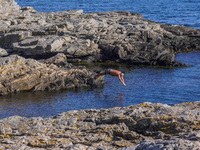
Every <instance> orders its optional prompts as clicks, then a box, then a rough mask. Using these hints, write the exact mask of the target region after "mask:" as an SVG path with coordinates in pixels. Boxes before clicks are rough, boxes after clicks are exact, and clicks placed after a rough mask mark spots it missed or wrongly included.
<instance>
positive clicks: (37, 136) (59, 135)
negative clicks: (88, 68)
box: [0, 102, 200, 150]
mask: <svg viewBox="0 0 200 150" xmlns="http://www.w3.org/2000/svg"><path fill="white" fill-rule="evenodd" d="M199 112H200V102H194V103H182V104H177V105H174V106H169V105H166V104H159V103H158V104H154V103H142V104H138V105H134V106H129V107H124V108H110V109H98V110H96V109H88V110H80V111H68V112H65V113H62V114H59V115H57V116H54V117H50V118H40V117H37V118H24V117H19V116H13V117H9V118H5V119H2V120H0V124H1V126H0V141H1V144H0V148H9V149H34V148H35V149H36V148H37V149H70V150H76V149H81V150H86V149H87V150H97V149H102V150H115V149H118V150H130V149H131V150H163V149H176V150H183V149H184V150H189V149H193V150H197V149H199V148H200V113H199Z"/></svg>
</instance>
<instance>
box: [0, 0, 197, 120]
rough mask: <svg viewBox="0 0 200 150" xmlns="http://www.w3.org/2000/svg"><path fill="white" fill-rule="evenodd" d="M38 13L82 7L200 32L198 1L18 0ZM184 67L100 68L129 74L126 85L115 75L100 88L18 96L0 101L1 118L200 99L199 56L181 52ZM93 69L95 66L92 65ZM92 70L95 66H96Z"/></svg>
mask: <svg viewBox="0 0 200 150" xmlns="http://www.w3.org/2000/svg"><path fill="white" fill-rule="evenodd" d="M17 2H18V4H19V5H20V6H21V7H22V6H32V7H34V8H35V9H36V10H37V11H42V12H49V11H64V10H71V9H83V10H84V12H86V13H87V12H104V11H115V10H125V11H131V12H135V13H141V14H142V15H143V16H144V18H146V19H149V20H153V21H156V22H162V23H167V24H181V25H186V26H188V27H194V28H197V29H199V28H200V17H199V16H200V2H198V1H197V0H155V1H154V0H110V1H106V0H102V1H94V0H90V1H88V0H70V1H67V0H43V1H40V0H17ZM176 60H177V61H180V62H183V63H185V64H187V65H188V66H189V67H186V68H174V69H164V68H155V67H153V68H152V67H139V66H131V65H113V64H112V65H96V66H95V67H96V68H97V69H98V70H100V71H101V70H104V69H106V68H113V69H118V70H121V71H125V75H124V80H125V83H126V85H127V86H126V87H125V86H123V85H122V83H121V82H120V81H119V80H118V78H117V77H113V76H109V75H108V76H106V77H105V82H106V84H105V85H104V86H103V87H101V88H94V89H85V90H76V91H67V90H62V91H55V92H35V93H29V92H25V93H19V94H14V95H7V96H2V97H0V118H5V117H9V116H13V115H19V116H24V117H37V116H40V117H49V116H54V115H57V114H59V113H62V112H65V111H68V110H80V109H90V108H96V109H99V108H111V107H125V106H130V105H134V104H138V103H142V102H153V103H166V104H169V105H173V104H177V103H181V102H193V101H199V100H200V92H199V90H200V52H193V53H186V54H182V53H180V54H177V55H176ZM89 67H91V66H89ZM92 67H94V66H92Z"/></svg>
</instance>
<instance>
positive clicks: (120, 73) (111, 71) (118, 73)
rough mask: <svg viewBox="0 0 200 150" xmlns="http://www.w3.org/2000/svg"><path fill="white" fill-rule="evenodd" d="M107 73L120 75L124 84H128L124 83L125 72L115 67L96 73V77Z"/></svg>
mask: <svg viewBox="0 0 200 150" xmlns="http://www.w3.org/2000/svg"><path fill="white" fill-rule="evenodd" d="M106 74H110V75H112V76H118V78H119V80H120V81H121V82H122V84H123V85H124V86H126V84H125V83H124V78H123V76H124V74H123V73H122V72H121V71H118V70H114V69H106V70H105V71H104V72H101V73H99V74H97V75H95V77H94V78H95V79H97V78H98V77H99V76H103V75H106Z"/></svg>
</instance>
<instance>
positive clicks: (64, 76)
mask: <svg viewBox="0 0 200 150" xmlns="http://www.w3.org/2000/svg"><path fill="white" fill-rule="evenodd" d="M63 55H64V54H63ZM63 55H62V54H58V55H57V56H55V57H53V58H51V59H49V60H45V61H49V63H46V64H45V63H40V62H38V61H36V60H34V59H25V58H23V57H20V56H17V55H11V56H8V57H3V58H0V95H5V94H8V93H15V92H19V91H44V90H60V89H74V88H82V87H94V86H99V85H102V84H103V81H102V78H101V79H99V80H94V79H93V78H94V73H93V72H91V71H89V70H87V69H86V68H75V67H74V66H72V65H70V64H68V63H66V61H65V60H66V56H65V55H64V56H63ZM57 57H58V58H57ZM61 58H62V59H61ZM54 64H55V65H54ZM56 65H58V66H56ZM59 65H60V66H59ZM61 66H64V67H61Z"/></svg>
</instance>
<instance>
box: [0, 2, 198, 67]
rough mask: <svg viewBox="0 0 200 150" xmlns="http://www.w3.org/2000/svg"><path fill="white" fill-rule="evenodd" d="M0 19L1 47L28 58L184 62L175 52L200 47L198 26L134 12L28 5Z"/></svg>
mask: <svg viewBox="0 0 200 150" xmlns="http://www.w3.org/2000/svg"><path fill="white" fill-rule="evenodd" d="M2 1H5V0H2ZM1 21H2V22H4V24H2V25H1V28H0V46H1V47H2V48H4V49H7V50H9V54H18V55H21V56H24V57H32V58H47V57H50V56H52V55H55V54H56V53H60V52H61V53H64V54H65V55H66V56H67V58H68V61H69V62H106V61H113V62H123V63H129V64H137V65H138V64H139V65H140V64H141V65H161V66H182V65H183V64H181V63H178V62H176V60H175V53H176V52H185V51H195V50H199V49H200V31H199V30H197V29H194V28H187V27H184V26H172V25H165V24H160V23H156V22H153V21H149V20H145V19H144V18H143V17H142V16H141V15H140V14H135V13H131V12H121V11H118V12H104V13H86V14H85V13H83V11H82V10H71V11H63V12H51V13H41V12H36V11H34V9H33V8H31V7H24V8H20V11H18V13H15V15H10V16H9V15H8V16H7V18H4V19H2V20H1Z"/></svg>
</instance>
